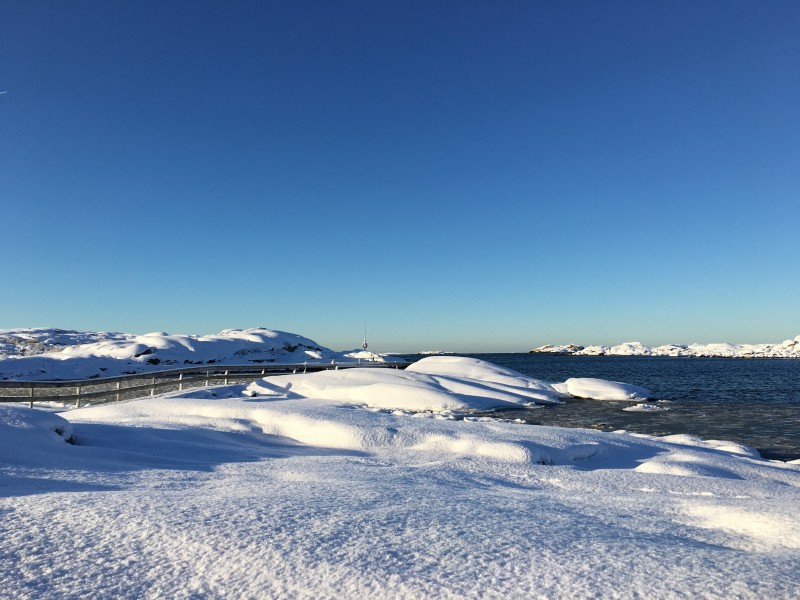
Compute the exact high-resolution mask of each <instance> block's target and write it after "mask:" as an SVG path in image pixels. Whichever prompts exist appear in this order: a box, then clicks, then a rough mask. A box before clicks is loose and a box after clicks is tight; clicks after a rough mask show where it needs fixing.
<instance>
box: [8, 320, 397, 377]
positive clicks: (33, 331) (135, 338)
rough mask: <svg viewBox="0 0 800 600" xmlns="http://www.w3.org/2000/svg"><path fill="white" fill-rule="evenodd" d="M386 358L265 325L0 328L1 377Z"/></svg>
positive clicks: (84, 374)
mask: <svg viewBox="0 0 800 600" xmlns="http://www.w3.org/2000/svg"><path fill="white" fill-rule="evenodd" d="M331 360H336V361H337V362H358V361H365V360H366V361H373V362H387V361H393V360H399V359H395V358H391V357H384V356H381V355H378V354H374V353H372V352H365V351H360V350H359V351H352V352H347V351H345V352H335V351H333V350H331V349H330V348H325V347H323V346H321V345H320V344H317V342H315V341H314V340H310V339H308V338H306V337H303V336H301V335H297V334H296V333H287V332H285V331H274V330H272V329H265V328H263V327H258V328H252V329H225V330H224V331H222V332H220V333H219V334H217V335H202V336H199V335H171V334H169V333H165V332H154V333H147V334H144V335H136V334H132V333H107V332H90V331H73V330H64V329H53V328H18V329H0V380H3V379H6V380H8V379H11V380H25V381H39V380H53V379H62V380H63V379H88V378H91V377H110V376H114V375H122V374H127V373H144V372H148V371H156V370H163V369H169V368H177V367H184V366H190V365H204V364H226V365H246V364H251V363H255V364H264V363H284V364H285V363H304V362H309V363H313V362H330V361H331Z"/></svg>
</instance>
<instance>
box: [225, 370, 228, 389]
mask: <svg viewBox="0 0 800 600" xmlns="http://www.w3.org/2000/svg"><path fill="white" fill-rule="evenodd" d="M225 385H228V369H225Z"/></svg>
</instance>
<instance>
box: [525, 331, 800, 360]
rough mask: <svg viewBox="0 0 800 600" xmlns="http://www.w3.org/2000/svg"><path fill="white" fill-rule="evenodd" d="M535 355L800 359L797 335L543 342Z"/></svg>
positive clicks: (535, 351)
mask: <svg viewBox="0 0 800 600" xmlns="http://www.w3.org/2000/svg"><path fill="white" fill-rule="evenodd" d="M531 353H539V354H573V355H576V356H604V355H607V356H696V357H706V358H800V335H798V336H797V337H795V338H794V339H790V340H786V341H784V342H780V343H775V344H727V343H719V344H689V345H686V344H666V345H664V346H655V347H649V346H645V345H644V344H642V343H641V342H625V343H624V344H618V345H616V346H579V345H577V344H567V345H561V346H555V345H551V344H548V345H545V346H539V347H538V348H534V349H533V350H531Z"/></svg>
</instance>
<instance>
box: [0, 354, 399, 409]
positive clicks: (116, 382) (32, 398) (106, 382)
mask: <svg viewBox="0 0 800 600" xmlns="http://www.w3.org/2000/svg"><path fill="white" fill-rule="evenodd" d="M410 364H411V363H408V362H390V363H378V362H361V361H359V362H342V363H337V362H335V361H332V362H330V363H292V364H270V365H263V364H262V365H253V364H250V365H195V366H192V367H184V368H180V369H165V370H161V371H150V372H148V373H133V374H130V375H118V376H115V377H95V378H93V379H73V380H59V381H0V394H2V395H0V402H27V403H29V405H30V406H31V407H33V403H34V402H60V403H63V404H72V403H74V405H75V407H80V405H81V401H82V400H88V399H92V400H95V401H99V402H119V401H120V400H132V399H134V398H142V397H144V396H147V395H150V396H154V395H155V393H156V391H159V392H167V391H181V390H184V389H194V388H198V387H207V386H209V385H210V384H211V383H212V382H215V383H216V382H220V384H221V385H228V384H230V383H242V382H246V381H254V380H256V379H260V378H261V377H266V376H268V375H286V374H291V373H312V372H316V371H329V370H337V369H355V368H360V369H364V368H372V369H374V368H396V369H405V368H406V367H407V366H408V365H410Z"/></svg>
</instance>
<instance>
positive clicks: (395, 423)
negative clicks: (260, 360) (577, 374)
mask: <svg viewBox="0 0 800 600" xmlns="http://www.w3.org/2000/svg"><path fill="white" fill-rule="evenodd" d="M555 385H564V384H555ZM576 385H581V384H580V382H579V383H578V384H576ZM586 385H590V386H599V385H600V384H599V383H598V382H597V381H596V380H595V382H594V383H591V384H586ZM608 386H609V388H610V389H613V388H615V384H611V383H609V384H608ZM564 393H565V392H564V391H563V390H560V389H557V388H555V387H554V386H553V385H552V384H544V383H543V382H539V381H537V380H533V379H529V378H527V377H525V376H523V375H521V374H519V373H515V372H513V371H509V370H507V369H502V368H500V367H495V366H493V365H490V364H487V363H482V362H480V361H476V360H472V359H461V358H456V357H436V358H427V359H424V360H422V361H420V362H419V363H417V364H415V365H413V366H412V367H411V368H410V369H409V370H407V371H397V370H394V369H385V370H375V369H372V370H369V371H364V370H362V371H358V370H343V371H329V372H322V373H314V374H307V375H287V376H281V377H270V378H267V379H262V380H259V381H257V382H255V383H253V384H250V385H247V386H244V385H240V386H228V387H217V388H206V389H203V390H195V391H192V392H184V393H182V394H173V395H170V396H167V397H160V398H158V397H157V398H153V399H146V400H139V401H134V402H127V403H118V404H113V405H102V406H96V407H91V408H83V409H77V410H71V411H68V412H63V413H60V414H53V413H48V412H44V411H37V410H31V409H27V408H23V407H20V406H16V405H15V406H10V405H0V457H2V460H1V461H0V590H2V592H0V595H2V597H3V598H14V599H16V598H39V597H47V598H85V597H91V598H237V599H238V598H273V597H281V598H359V599H360V598H462V597H471V598H540V597H541V598H632V597H637V598H688V597H692V598H693V597H701V598H791V597H796V594H797V590H798V589H800V521H798V519H797V507H798V506H800V465H798V464H786V463H779V462H768V461H765V460H762V459H761V458H759V456H758V454H757V453H756V452H755V451H753V450H751V449H748V448H746V447H743V446H740V445H737V444H734V443H730V442H722V441H702V440H699V439H696V438H693V437H689V436H671V437H668V438H655V437H650V436H645V435H633V434H627V433H624V432H617V433H602V432H598V431H592V430H582V429H561V428H554V427H537V426H530V425H524V424H518V423H514V422H501V421H497V420H490V419H479V418H476V417H471V418H469V417H468V418H465V419H456V418H455V417H456V416H457V415H458V414H459V411H461V412H460V414H462V415H463V414H464V413H463V411H464V410H466V409H470V408H485V407H487V406H505V405H507V404H508V403H512V404H517V405H519V404H525V403H527V402H528V401H530V400H532V399H533V400H536V401H538V402H540V403H541V402H545V403H546V402H547V401H557V397H558V395H559V394H564ZM542 410H546V409H542ZM67 439H70V440H72V441H74V444H69V443H67V441H66V440H67Z"/></svg>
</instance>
